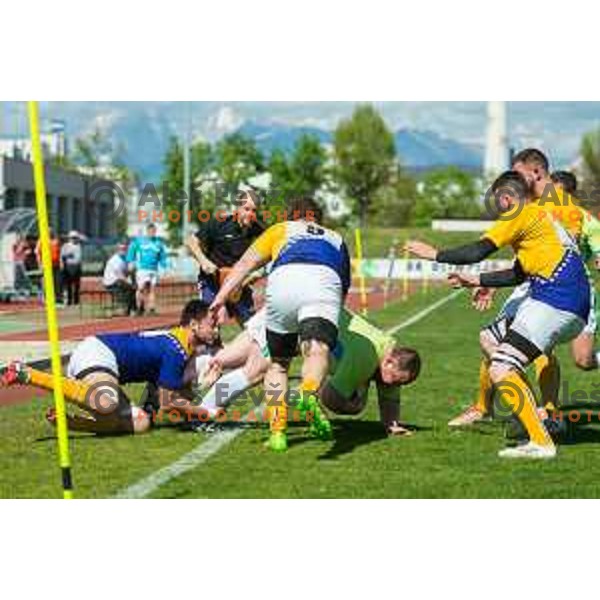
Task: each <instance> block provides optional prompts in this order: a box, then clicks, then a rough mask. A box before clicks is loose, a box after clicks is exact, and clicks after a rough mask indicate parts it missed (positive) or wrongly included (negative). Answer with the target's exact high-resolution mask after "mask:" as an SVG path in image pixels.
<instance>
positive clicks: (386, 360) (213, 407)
mask: <svg viewBox="0 0 600 600" xmlns="http://www.w3.org/2000/svg"><path fill="white" fill-rule="evenodd" d="M266 332H267V327H266V310H265V309H262V310H261V311H259V312H258V313H257V314H256V315H254V317H252V318H251V319H250V320H249V321H247V323H246V329H245V331H243V332H242V333H240V334H239V335H238V336H237V337H236V338H235V340H233V341H232V342H231V343H229V344H225V346H224V347H223V348H222V349H221V350H219V352H218V353H217V354H216V355H215V356H213V357H211V358H210V359H209V367H210V368H212V369H218V370H219V371H227V370H229V372H227V373H226V374H225V375H223V376H222V377H220V378H219V379H218V380H217V382H216V383H215V384H214V385H213V386H212V387H211V389H210V390H209V391H208V393H207V394H206V395H205V396H204V397H203V398H202V404H201V405H199V414H200V411H202V410H203V411H205V413H207V414H208V415H209V416H211V417H215V416H217V414H218V413H219V412H220V411H222V410H223V409H225V408H226V407H227V406H228V405H230V404H231V403H232V402H233V401H234V400H235V398H236V397H237V396H239V395H240V394H242V393H243V392H245V391H246V390H248V389H249V388H251V387H252V386H253V385H255V384H257V383H259V382H260V381H262V379H263V377H264V375H265V374H266V373H267V371H268V369H269V366H270V360H269V350H268V347H267V338H266ZM330 359H331V360H330V362H331V364H330V374H329V376H328V377H327V378H326V380H325V382H324V383H323V385H322V386H321V388H320V390H319V396H320V398H321V400H322V402H323V404H324V405H325V406H326V407H327V409H329V410H331V411H332V412H334V413H336V414H339V415H358V414H360V413H361V412H362V411H363V410H364V408H365V406H366V403H367V398H368V392H369V386H370V384H371V383H372V382H375V384H376V386H377V395H378V401H379V413H380V419H381V423H382V424H383V426H384V428H385V431H386V432H387V433H388V435H406V434H408V433H410V431H409V430H407V429H406V428H405V427H403V426H402V425H401V423H400V387H401V386H404V385H408V384H410V383H412V382H413V381H414V380H415V379H416V378H417V377H418V375H419V371H420V368H421V360H420V357H419V354H418V353H417V352H416V350H413V349H412V348H407V347H403V346H398V345H397V344H396V341H395V339H394V338H393V337H392V336H391V335H388V334H386V333H385V332H383V331H381V329H379V328H377V327H375V326H374V325H372V324H371V323H369V322H368V321H367V320H366V319H363V318H362V317H360V316H358V315H356V314H354V313H352V312H350V311H349V310H346V309H342V312H341V315H340V323H339V335H338V342H337V344H336V346H335V348H334V350H333V352H332V353H331V357H330ZM197 363H198V365H199V367H198V371H199V373H200V374H202V373H203V371H204V369H205V368H206V363H205V362H204V361H203V359H197Z"/></svg>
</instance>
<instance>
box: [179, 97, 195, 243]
mask: <svg viewBox="0 0 600 600" xmlns="http://www.w3.org/2000/svg"><path fill="white" fill-rule="evenodd" d="M190 127H191V110H190V103H189V102H186V122H185V131H184V135H183V190H184V192H185V195H186V201H185V203H184V204H183V206H182V211H181V235H182V238H183V239H182V241H183V243H184V244H185V240H186V239H187V237H188V234H189V229H190V227H189V226H190V224H189V220H188V219H189V217H188V211H189V210H191V188H192V186H191V173H190V133H191V131H190Z"/></svg>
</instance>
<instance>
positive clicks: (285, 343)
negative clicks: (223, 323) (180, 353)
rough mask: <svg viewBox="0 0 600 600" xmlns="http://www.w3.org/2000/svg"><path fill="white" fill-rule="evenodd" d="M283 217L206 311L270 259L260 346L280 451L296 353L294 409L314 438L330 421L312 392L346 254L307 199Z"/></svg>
mask: <svg viewBox="0 0 600 600" xmlns="http://www.w3.org/2000/svg"><path fill="white" fill-rule="evenodd" d="M287 217H288V218H289V219H290V220H288V221H283V222H280V223H277V224H275V225H273V226H271V227H269V229H267V230H266V231H265V233H263V234H262V235H261V236H260V237H259V238H258V239H257V240H256V241H255V242H254V243H253V244H252V246H250V248H249V249H248V250H247V251H246V253H245V254H244V255H243V257H242V258H241V259H240V261H239V262H238V263H236V265H235V266H234V267H233V269H232V270H231V273H230V275H229V277H228V278H227V279H226V280H225V282H224V284H223V286H222V288H221V289H220V290H219V292H218V294H217V296H216V297H215V300H214V302H213V304H212V305H211V310H212V311H213V312H214V313H215V314H216V313H217V312H218V311H219V310H221V308H222V307H223V306H225V304H226V302H227V300H228V299H229V298H230V297H231V295H232V294H233V293H234V292H235V291H236V290H237V289H238V287H239V286H240V285H241V284H242V282H243V281H244V280H245V278H246V277H247V276H248V275H249V274H250V273H252V272H253V271H254V270H255V269H257V268H259V267H261V266H263V265H265V264H266V263H268V262H271V261H272V268H271V272H270V274H269V277H268V282H267V292H266V306H267V345H268V348H269V355H270V357H271V365H270V366H269V370H268V371H267V374H266V376H265V388H266V393H267V395H268V396H269V397H270V398H271V399H270V400H267V412H268V414H269V420H270V424H271V435H270V438H269V442H268V444H269V446H270V447H271V449H272V450H274V451H276V452H283V451H285V450H286V449H287V436H286V430H287V405H288V404H290V405H291V404H292V403H291V402H290V395H289V394H288V370H289V366H290V363H291V361H292V359H293V358H294V356H295V355H296V353H297V347H298V339H299V340H300V351H301V354H302V358H303V364H302V383H301V385H300V410H306V411H309V410H310V411H311V413H313V414H314V421H313V424H314V427H315V428H316V431H317V432H318V434H319V435H320V437H322V438H328V437H330V436H331V424H330V423H329V421H328V420H327V418H326V417H325V415H324V414H323V413H322V411H321V410H320V407H319V401H318V396H317V392H318V390H319V387H320V386H321V383H322V381H323V379H324V378H325V375H326V374H327V371H328V367H329V352H330V351H331V350H333V349H334V348H335V346H336V342H337V335H338V320H339V315H340V310H341V308H342V305H343V303H344V298H345V296H346V293H347V292H348V288H349V287H350V272H351V271H350V257H349V255H348V249H347V247H346V244H345V243H344V240H343V239H342V237H341V236H340V235H339V234H338V233H336V232H334V231H332V230H330V229H326V228H325V227H323V226H322V225H321V224H320V223H321V220H322V212H321V209H320V207H319V206H318V204H317V203H316V202H315V201H314V200H313V199H311V198H298V199H294V200H292V201H291V202H290V205H289V207H288V209H287Z"/></svg>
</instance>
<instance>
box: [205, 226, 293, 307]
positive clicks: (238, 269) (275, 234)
mask: <svg viewBox="0 0 600 600" xmlns="http://www.w3.org/2000/svg"><path fill="white" fill-rule="evenodd" d="M282 225H285V224H284V223H278V224H277V225H273V226H272V227H269V229H267V231H265V232H264V233H263V234H262V235H261V236H260V237H259V238H258V239H257V240H256V241H255V242H254V243H253V244H252V246H250V248H248V250H246V252H245V253H244V255H243V256H242V258H240V260H238V262H237V263H236V264H235V265H234V266H233V267H232V268H231V271H230V273H229V276H228V277H227V279H225V281H224V282H223V285H222V286H221V289H220V290H219V292H218V294H217V295H216V297H215V299H214V301H213V303H212V305H211V311H212V312H213V313H216V312H217V311H218V310H220V309H221V308H222V307H223V306H224V305H225V302H226V301H227V299H228V298H229V296H231V294H232V293H233V292H234V291H235V290H237V289H238V288H239V287H241V286H242V285H243V283H244V280H245V279H246V277H248V275H250V273H252V272H253V271H255V270H256V269H258V268H259V267H262V266H263V265H265V264H267V263H268V262H269V261H270V260H271V258H272V257H273V254H274V252H275V247H276V246H277V245H278V244H280V243H281V240H282V237H283V236H285V229H284V228H283V227H282Z"/></svg>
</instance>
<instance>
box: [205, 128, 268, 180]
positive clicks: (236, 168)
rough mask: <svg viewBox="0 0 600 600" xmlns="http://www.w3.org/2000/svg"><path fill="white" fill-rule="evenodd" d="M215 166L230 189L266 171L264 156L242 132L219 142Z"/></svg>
mask: <svg viewBox="0 0 600 600" xmlns="http://www.w3.org/2000/svg"><path fill="white" fill-rule="evenodd" d="M215 155H216V157H215V168H216V171H217V173H218V174H219V177H220V178H221V180H222V181H223V182H224V183H225V185H226V186H227V188H228V190H229V191H233V190H237V188H238V187H239V185H240V184H241V183H244V182H246V181H248V179H250V178H251V177H253V176H254V175H256V174H258V173H261V172H262V171H264V158H263V155H262V154H261V152H260V150H259V149H258V148H257V147H256V144H255V143H254V140H251V139H249V138H247V137H245V136H243V135H242V134H240V133H234V134H232V135H228V136H226V137H224V138H223V139H222V140H220V141H219V142H218V143H217V146H216V151H215Z"/></svg>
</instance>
